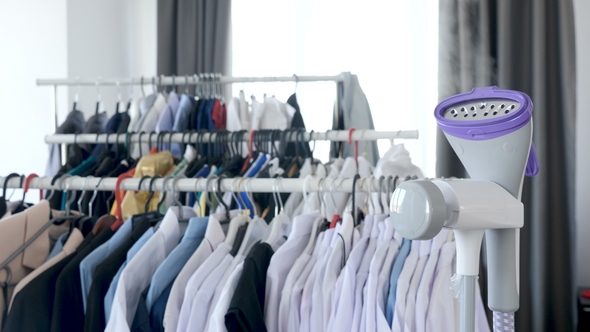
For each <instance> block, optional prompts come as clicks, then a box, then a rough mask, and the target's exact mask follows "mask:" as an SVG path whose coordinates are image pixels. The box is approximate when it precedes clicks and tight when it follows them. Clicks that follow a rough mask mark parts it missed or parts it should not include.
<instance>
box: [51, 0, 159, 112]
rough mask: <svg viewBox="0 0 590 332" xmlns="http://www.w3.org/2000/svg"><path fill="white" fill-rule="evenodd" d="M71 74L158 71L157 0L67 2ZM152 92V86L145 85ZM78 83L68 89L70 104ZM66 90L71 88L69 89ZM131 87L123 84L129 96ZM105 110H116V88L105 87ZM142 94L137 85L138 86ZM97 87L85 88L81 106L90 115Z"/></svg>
mask: <svg viewBox="0 0 590 332" xmlns="http://www.w3.org/2000/svg"><path fill="white" fill-rule="evenodd" d="M67 12H68V15H67V24H68V45H67V52H68V77H70V78H76V77H80V78H83V79H96V78H97V77H99V76H101V77H103V78H116V77H135V76H137V77H139V76H141V75H144V76H153V75H155V74H156V0H128V1H119V0H101V1H98V0H73V1H67ZM146 88H147V89H148V91H151V90H149V89H151V88H150V87H149V86H146ZM77 90H78V88H77V87H71V88H69V100H70V102H69V103H68V106H67V109H62V110H60V115H61V116H62V117H63V116H65V114H67V110H69V109H71V107H72V103H73V99H74V95H75V94H76V91H77ZM62 91H64V92H66V89H63V90H62ZM130 91H131V90H130V88H128V87H124V88H121V94H122V98H123V100H124V101H126V100H127V98H128V96H129V93H130ZM100 92H101V95H102V101H103V106H104V109H106V110H107V112H108V114H109V115H111V114H113V113H114V112H115V104H116V101H117V89H116V87H102V88H101V89H100ZM134 92H135V95H136V96H138V95H139V94H140V93H141V92H140V89H139V88H138V87H136V88H135V90H134ZM96 101H97V89H96V88H95V87H82V88H80V94H79V104H78V105H79V106H78V108H79V109H80V110H81V111H83V112H84V114H85V115H86V117H87V118H88V117H89V116H90V115H92V114H93V113H94V111H95V107H96Z"/></svg>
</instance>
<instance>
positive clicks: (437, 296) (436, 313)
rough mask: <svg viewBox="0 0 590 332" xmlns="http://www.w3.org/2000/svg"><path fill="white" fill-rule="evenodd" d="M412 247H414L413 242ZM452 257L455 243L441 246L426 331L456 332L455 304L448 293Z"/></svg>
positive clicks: (451, 274)
mask: <svg viewBox="0 0 590 332" xmlns="http://www.w3.org/2000/svg"><path fill="white" fill-rule="evenodd" d="M412 245H414V243H413V242H412ZM408 257H409V256H408ZM454 257H455V242H454V241H453V242H447V243H445V244H443V246H442V248H441V250H440V255H439V259H438V263H437V265H436V272H435V274H434V282H433V284H432V294H431V295H430V301H429V303H428V313H427V315H426V331H431V332H435V331H456V330H457V328H458V326H457V327H456V326H455V304H454V299H453V293H452V292H450V287H451V277H452V276H453V259H454ZM406 264H407V263H406ZM404 268H405V266H404ZM402 273H403V271H402ZM398 288H399V281H398ZM396 295H397V294H396ZM397 302H398V301H396V307H397ZM393 319H394V321H395V315H394V316H393Z"/></svg>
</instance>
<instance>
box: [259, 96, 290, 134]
mask: <svg viewBox="0 0 590 332" xmlns="http://www.w3.org/2000/svg"><path fill="white" fill-rule="evenodd" d="M295 112H296V111H295V109H294V108H293V106H291V105H289V104H286V103H283V102H280V101H278V100H277V99H276V98H274V97H270V98H265V99H264V103H260V102H258V101H257V100H256V99H253V100H252V123H251V129H252V130H258V129H281V130H285V129H287V128H289V127H290V126H291V120H292V119H293V115H295Z"/></svg>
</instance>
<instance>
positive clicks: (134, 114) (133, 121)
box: [127, 97, 143, 132]
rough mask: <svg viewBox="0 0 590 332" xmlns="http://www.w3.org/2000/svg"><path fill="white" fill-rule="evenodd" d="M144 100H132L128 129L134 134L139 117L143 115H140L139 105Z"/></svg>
mask: <svg viewBox="0 0 590 332" xmlns="http://www.w3.org/2000/svg"><path fill="white" fill-rule="evenodd" d="M142 99H143V98H141V97H140V98H134V99H132V100H131V105H130V106H129V110H128V111H127V113H128V114H129V126H128V127H127V131H128V132H132V131H134V130H135V127H136V126H137V122H138V121H139V117H140V116H141V114H140V113H139V103H140V102H141V100H142Z"/></svg>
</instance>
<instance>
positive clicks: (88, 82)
mask: <svg viewBox="0 0 590 332" xmlns="http://www.w3.org/2000/svg"><path fill="white" fill-rule="evenodd" d="M343 79H344V78H343V76H342V75H333V76H297V75H294V76H266V77H232V76H221V77H211V78H209V79H208V78H203V77H199V75H188V76H183V75H181V76H158V77H133V78H131V77H126V78H106V79H71V78H47V79H45V78H40V79H37V85H39V86H47V85H49V86H51V85H53V86H58V85H60V86H63V85H67V86H96V85H100V86H104V85H140V84H142V82H143V84H145V85H149V84H152V82H153V83H155V84H157V85H181V84H188V85H195V84H232V83H256V82H342V81H343Z"/></svg>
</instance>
